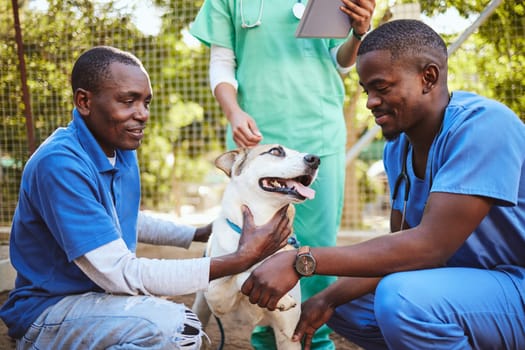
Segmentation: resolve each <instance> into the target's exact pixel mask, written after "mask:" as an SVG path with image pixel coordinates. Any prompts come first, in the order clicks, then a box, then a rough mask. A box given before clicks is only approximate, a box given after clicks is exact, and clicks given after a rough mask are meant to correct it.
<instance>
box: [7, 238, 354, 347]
mask: <svg viewBox="0 0 525 350" xmlns="http://www.w3.org/2000/svg"><path fill="white" fill-rule="evenodd" d="M356 240H359V238H356V237H342V238H340V242H339V244H345V243H348V242H354V241H356ZM203 251H204V244H202V243H194V244H193V245H192V247H191V249H189V250H185V249H181V248H174V247H155V246H150V245H139V248H138V250H137V255H139V256H144V257H155V258H179V259H180V258H193V257H200V256H201V255H202V252H203ZM7 294H8V293H7V292H2V293H0V304H3V302H4V301H5V299H6V298H7ZM193 298H194V295H193V294H192V295H185V296H181V297H176V298H173V299H174V300H175V301H177V302H181V303H184V304H186V305H188V306H191V305H192V303H193ZM221 322H222V324H223V328H224V333H225V342H224V350H244V349H251V346H250V342H249V335H250V332H251V330H250V329H248V328H247V327H246V326H243V325H241V324H239V322H237V321H236V320H235V319H234V318H233V317H225V318H222V319H221ZM206 333H207V334H208V336H209V338H210V340H211V344H209V345H205V346H203V349H205V350H211V349H217V347H218V345H219V344H220V340H221V337H220V331H219V327H218V325H217V323H216V321H215V320H214V319H213V318H212V319H211V320H210V323H209V324H208V326H207V328H206ZM332 339H333V341H334V343H335V345H336V349H338V350H359V349H360V348H359V347H357V346H356V345H354V344H352V343H350V342H349V341H347V340H345V339H344V338H342V337H340V336H338V335H337V334H333V335H332ZM14 348H15V343H14V341H13V340H12V339H10V338H9V337H8V336H7V329H6V327H5V324H4V323H3V322H0V350H11V349H14Z"/></svg>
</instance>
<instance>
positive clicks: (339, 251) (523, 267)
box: [242, 20, 525, 350]
mask: <svg viewBox="0 0 525 350" xmlns="http://www.w3.org/2000/svg"><path fill="white" fill-rule="evenodd" d="M447 59H448V58H447V48H446V45H445V43H444V42H443V40H442V39H441V37H440V36H439V35H438V34H437V33H436V32H435V31H433V30H432V29H431V28H430V27H429V26H427V25H425V24H424V23H423V22H420V21H416V20H397V21H392V22H388V23H386V24H384V25H382V26H380V27H378V28H377V29H375V30H374V31H372V32H371V33H370V34H369V35H368V36H366V37H365V39H364V40H363V42H362V43H361V46H360V47H359V50H358V58H357V72H358V74H359V78H360V84H361V85H362V87H363V89H364V91H365V93H366V94H367V95H368V99H367V107H368V108H369V109H370V110H371V112H372V114H373V116H374V118H375V122H376V123H377V124H378V125H380V126H381V129H382V132H383V135H384V136H385V138H386V139H387V140H389V142H388V143H387V145H386V147H385V151H384V163H385V169H386V173H387V176H388V180H389V185H390V191H391V194H392V202H393V204H392V211H391V218H390V227H391V231H392V233H391V234H388V235H384V236H380V237H377V238H374V239H371V240H368V241H365V242H362V243H359V244H356V245H352V246H348V247H335V248H312V249H311V250H310V251H308V249H303V250H302V251H301V252H300V253H301V254H298V256H297V257H296V256H295V254H294V253H293V252H291V253H289V252H287V253H282V254H277V255H275V256H274V257H271V258H270V259H269V260H267V261H266V262H264V263H263V264H262V265H261V266H260V267H258V268H257V269H256V270H255V271H254V272H253V273H252V275H251V277H250V278H249V279H248V280H247V281H246V282H245V284H244V286H243V289H242V291H243V292H244V293H245V294H247V295H249V296H250V300H251V301H252V302H253V303H257V304H259V305H260V306H263V307H268V308H269V309H274V308H275V304H276V300H278V299H279V297H280V295H282V293H284V292H286V291H287V290H288V289H289V288H290V286H293V285H294V284H295V283H296V282H297V280H298V279H299V278H300V277H303V276H309V275H311V274H313V273H316V274H322V275H337V276H341V277H340V278H339V279H338V281H337V282H336V283H335V284H333V285H331V286H329V287H328V288H326V289H325V290H323V291H322V292H320V293H318V294H317V295H315V296H314V297H312V298H311V299H309V300H308V301H306V302H305V303H304V304H303V310H302V316H301V319H300V321H299V324H298V326H297V328H296V333H295V336H294V338H295V339H296V340H297V341H299V340H301V339H303V338H304V340H305V345H306V346H305V348H309V344H310V342H311V338H312V334H313V332H314V331H315V329H317V328H318V327H320V326H321V325H322V324H324V323H327V324H328V325H329V326H330V327H332V328H333V329H334V330H335V331H336V332H338V333H340V334H341V335H343V336H344V337H346V338H348V339H350V340H351V341H353V342H354V343H357V344H358V345H360V346H362V347H363V348H366V349H418V350H419V349H435V350H437V349H444V350H445V349H446V350H450V349H514V350H517V349H524V348H525V332H524V329H525V254H524V252H525V125H524V124H523V122H522V121H521V120H520V119H519V118H518V117H517V116H516V114H515V113H513V112H512V111H511V110H510V109H509V108H507V107H505V106H504V105H502V104H501V103H498V102H496V101H493V100H490V99H487V98H484V97H481V96H479V95H476V94H473V93H468V92H463V91H455V92H453V93H452V94H451V93H450V92H449V90H448V84H447ZM294 267H295V268H294ZM277 268H279V272H280V273H279V275H278V276H275V274H274V273H273V274H272V271H275V269H277Z"/></svg>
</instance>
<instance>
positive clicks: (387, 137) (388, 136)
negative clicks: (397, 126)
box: [383, 131, 401, 141]
mask: <svg viewBox="0 0 525 350" xmlns="http://www.w3.org/2000/svg"><path fill="white" fill-rule="evenodd" d="M399 135H401V132H399V131H394V132H387V133H385V132H384V131H383V137H384V138H385V140H387V141H394V140H397V138H399Z"/></svg>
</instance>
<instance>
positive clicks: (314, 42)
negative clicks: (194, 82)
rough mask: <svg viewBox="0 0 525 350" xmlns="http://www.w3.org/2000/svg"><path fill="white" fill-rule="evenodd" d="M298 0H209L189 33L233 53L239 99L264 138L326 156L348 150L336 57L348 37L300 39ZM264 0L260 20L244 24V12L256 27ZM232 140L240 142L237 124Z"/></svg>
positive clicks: (245, 21) (206, 0) (229, 136)
mask: <svg viewBox="0 0 525 350" xmlns="http://www.w3.org/2000/svg"><path fill="white" fill-rule="evenodd" d="M297 1H298V0H242V1H241V0H205V2H204V4H203V6H202V8H201V9H200V12H199V14H198V15H197V17H196V19H195V21H194V23H193V24H192V26H191V27H190V33H191V34H192V35H193V36H195V37H196V38H197V39H199V40H200V41H201V42H203V43H204V44H206V45H207V46H210V45H212V44H213V45H218V46H222V47H226V48H229V49H232V50H233V51H234V53H235V56H236V59H237V68H236V79H237V81H238V82H239V88H238V100H239V105H240V106H241V108H242V109H243V110H244V111H245V112H247V113H248V114H250V115H251V116H252V117H253V118H254V119H255V121H256V123H257V126H258V127H259V129H260V130H261V132H262V134H263V141H262V142H263V143H280V144H283V145H284V146H286V147H290V148H293V149H296V150H299V151H301V152H309V153H315V154H317V155H320V156H321V155H328V154H333V153H336V152H341V151H343V152H344V149H345V143H346V127H345V121H344V115H343V101H344V85H343V82H342V79H341V77H340V75H339V73H338V72H337V70H336V67H335V64H334V62H333V60H332V57H331V55H330V49H331V48H333V47H335V46H337V45H339V44H341V43H342V42H343V41H344V40H342V39H310V38H308V39H306V38H296V37H295V31H296V29H297V25H298V24H299V20H298V19H297V18H296V17H295V16H294V15H293V12H292V7H293V5H294V4H296V3H297ZM302 1H303V3H305V5H306V0H302ZM241 4H242V9H241ZM261 6H262V16H261V19H260V20H261V25H259V26H256V27H254V28H242V18H241V17H242V16H241V12H242V15H243V16H244V23H246V24H248V25H251V24H253V23H255V22H256V21H257V19H258V17H259V16H258V15H259V11H260V9H261ZM227 143H228V148H230V149H231V148H235V144H234V142H233V139H232V134H231V128H230V126H228V133H227Z"/></svg>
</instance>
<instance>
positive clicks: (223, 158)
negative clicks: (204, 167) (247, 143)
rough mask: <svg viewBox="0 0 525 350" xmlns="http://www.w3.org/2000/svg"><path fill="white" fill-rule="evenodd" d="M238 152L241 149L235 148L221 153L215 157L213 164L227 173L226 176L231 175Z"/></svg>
mask: <svg viewBox="0 0 525 350" xmlns="http://www.w3.org/2000/svg"><path fill="white" fill-rule="evenodd" d="M240 153H241V150H240V149H236V150H233V151H229V152H226V153H223V154H221V155H220V156H218V157H217V159H215V166H216V167H217V168H219V169H221V170H222V171H224V173H225V174H226V175H228V177H231V176H232V168H233V164H235V160H236V159H237V157H238V156H239V154H240Z"/></svg>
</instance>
